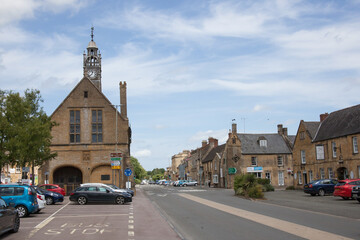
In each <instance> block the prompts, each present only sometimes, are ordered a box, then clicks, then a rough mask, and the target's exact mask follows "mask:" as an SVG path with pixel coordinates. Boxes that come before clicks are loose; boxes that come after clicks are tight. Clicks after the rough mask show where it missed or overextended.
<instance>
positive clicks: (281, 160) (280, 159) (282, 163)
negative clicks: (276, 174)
mask: <svg viewBox="0 0 360 240" xmlns="http://www.w3.org/2000/svg"><path fill="white" fill-rule="evenodd" d="M277 161H278V166H284V160H283V157H282V156H278V157H277Z"/></svg>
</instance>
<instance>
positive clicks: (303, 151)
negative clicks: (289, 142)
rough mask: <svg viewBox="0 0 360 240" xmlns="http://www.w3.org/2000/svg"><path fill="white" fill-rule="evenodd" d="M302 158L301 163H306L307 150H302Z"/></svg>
mask: <svg viewBox="0 0 360 240" xmlns="http://www.w3.org/2000/svg"><path fill="white" fill-rule="evenodd" d="M300 159H301V164H306V152H305V150H300Z"/></svg>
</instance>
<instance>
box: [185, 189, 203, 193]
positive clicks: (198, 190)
mask: <svg viewBox="0 0 360 240" xmlns="http://www.w3.org/2000/svg"><path fill="white" fill-rule="evenodd" d="M206 191H207V190H202V189H186V190H185V189H184V190H179V192H206Z"/></svg>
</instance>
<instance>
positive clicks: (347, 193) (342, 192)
mask: <svg viewBox="0 0 360 240" xmlns="http://www.w3.org/2000/svg"><path fill="white" fill-rule="evenodd" d="M356 185H360V179H345V180H339V182H338V183H337V184H336V186H335V190H334V196H338V197H342V198H343V199H345V200H347V199H350V198H352V196H351V191H352V188H353V187H354V186H356Z"/></svg>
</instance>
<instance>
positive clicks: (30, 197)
mask: <svg viewBox="0 0 360 240" xmlns="http://www.w3.org/2000/svg"><path fill="white" fill-rule="evenodd" d="M0 196H1V197H2V199H4V201H5V202H6V204H8V205H10V203H12V204H14V205H13V206H14V207H15V208H16V209H17V210H18V214H19V217H26V216H28V215H29V214H30V213H36V212H37V211H38V209H39V205H38V202H37V193H36V190H35V189H34V188H33V187H31V186H29V185H22V184H4V185H2V184H1V185H0Z"/></svg>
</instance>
